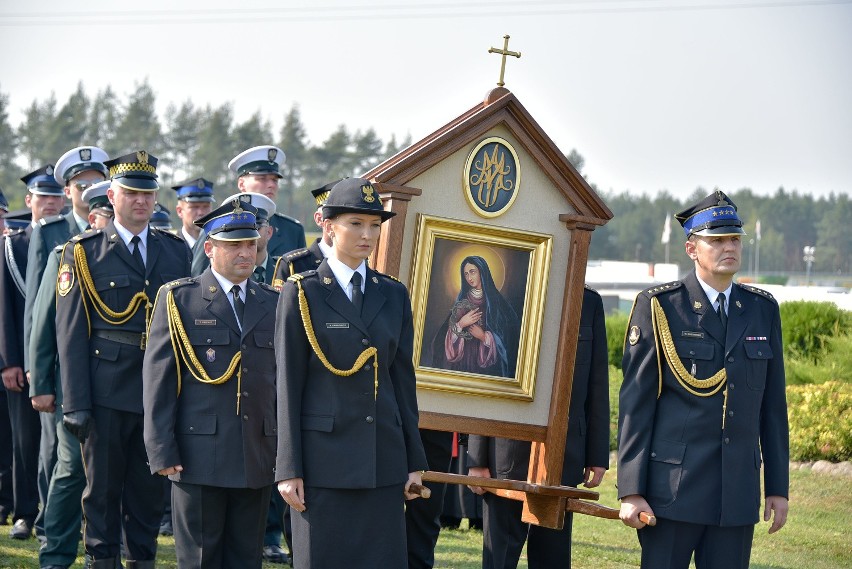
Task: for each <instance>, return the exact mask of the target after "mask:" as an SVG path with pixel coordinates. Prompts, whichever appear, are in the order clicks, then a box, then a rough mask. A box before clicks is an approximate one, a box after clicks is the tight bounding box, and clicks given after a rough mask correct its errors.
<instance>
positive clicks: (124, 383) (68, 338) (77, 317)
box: [56, 221, 190, 413]
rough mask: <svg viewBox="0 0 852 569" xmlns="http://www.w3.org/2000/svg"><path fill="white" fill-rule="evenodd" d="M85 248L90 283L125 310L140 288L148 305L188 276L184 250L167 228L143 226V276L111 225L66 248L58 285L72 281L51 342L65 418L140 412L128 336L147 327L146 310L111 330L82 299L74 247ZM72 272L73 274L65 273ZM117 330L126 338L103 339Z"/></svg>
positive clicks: (138, 362) (136, 363)
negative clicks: (92, 412)
mask: <svg viewBox="0 0 852 569" xmlns="http://www.w3.org/2000/svg"><path fill="white" fill-rule="evenodd" d="M77 243H79V244H80V245H82V247H83V250H84V251H85V254H86V259H87V265H88V267H89V273H90V275H91V280H92V283H93V284H94V287H95V289H96V290H97V292H98V295H99V296H100V298H101V299H102V301H103V302H104V303H105V304H106V306H107V307H108V308H109V309H110V310H112V311H117V312H121V311H124V310H125V309H126V308H127V307H128V305H129V304H130V300H131V299H132V298H133V296H134V295H135V294H136V293H138V292H142V291H144V292H145V293H146V294H147V296H148V299H149V302H150V303H151V304H152V305H153V303H154V299H155V298H156V294H157V290H159V288H160V287H161V286H162V285H163V284H165V283H167V282H170V281H173V280H177V279H179V278H181V277H185V276H188V275H189V263H190V259H189V248H188V247H187V246H186V243H185V242H184V241H183V240H182V239H181V238H179V237H177V236H175V235H173V234H172V233H169V232H167V231H160V230H159V229H148V243H147V252H148V258H147V263H146V265H145V271H144V273H143V271H142V268H141V267H139V266H138V265H137V263H136V261H135V260H134V258H133V256H132V255H131V253H130V250H129V249H128V248H127V246H126V245H125V244H124V241H122V239H121V237H120V236H119V235H118V232H117V231H116V229H115V225H113V222H112V221H110V222H109V224H108V225H107V226H106V227H105V228H104V229H103V230H96V231H87V232H85V233H81V234H79V235H77V236H75V237H73V238H72V239H71V240H70V241H69V242H68V244H67V245H66V247H65V250H64V251H63V255H62V262H61V263H60V267H59V281H62V280H63V279H68V278H73V281H72V282H71V284H70V288H68V289H67V291H66V292H65V293H64V295H63V285H62V283H61V282H60V283H59V284H57V289H58V294H57V302H56V337H57V338H56V341H57V347H58V349H59V361H60V362H61V366H60V368H61V369H60V377H61V380H62V393H63V396H64V400H63V403H62V405H63V410H64V412H66V413H68V412H71V411H79V410H85V409H91V408H92V406H93V405H100V406H103V407H108V408H111V409H117V410H119V411H130V412H133V413H142V373H141V372H142V355H143V352H142V349H141V348H140V346H139V345H135V344H134V343H129V342H132V340H130V338H131V337H132V336H133V335H137V334H142V333H143V332H145V329H146V322H145V312H146V311H145V306H144V303H143V306H142V307H140V308H139V309H138V310H137V311H136V313H135V314H133V316H132V317H131V318H130V319H129V320H128V321H127V322H125V323H124V324H121V325H114V324H111V323H109V322H107V321H105V320H104V319H102V318H101V316H100V314H99V313H98V311H97V310H95V309H94V308H93V307H92V306H91V304H90V303H89V298H88V297H87V298H86V304H84V303H83V299H82V298H81V295H80V285H81V271H80V267H78V266H77V264H76V261H75V260H74V245H75V244H77ZM69 273H70V274H69ZM113 332H115V333H118V334H120V335H121V336H122V339H123V340H124V341H119V340H116V339H113V338H116V337H117V336H113V338H107V337H104V336H105V335H110V333H113Z"/></svg>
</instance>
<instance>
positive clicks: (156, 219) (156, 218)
mask: <svg viewBox="0 0 852 569" xmlns="http://www.w3.org/2000/svg"><path fill="white" fill-rule="evenodd" d="M148 223H149V224H150V225H151V227H154V228H156V229H161V230H163V231H171V229H172V212H170V211H169V208H167V207H166V206H164V205H163V204H161V203H155V204H154V212H153V213H152V214H151V219H150V220H149V221H148Z"/></svg>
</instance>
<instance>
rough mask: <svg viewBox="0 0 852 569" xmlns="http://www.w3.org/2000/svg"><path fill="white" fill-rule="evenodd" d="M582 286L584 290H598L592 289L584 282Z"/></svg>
mask: <svg viewBox="0 0 852 569" xmlns="http://www.w3.org/2000/svg"><path fill="white" fill-rule="evenodd" d="M583 288H585V289H586V290H590V291H592V292H598V291H596V290H595V289H593V288H592V287H590V286H589V285H587V284H585V283H584V284H583Z"/></svg>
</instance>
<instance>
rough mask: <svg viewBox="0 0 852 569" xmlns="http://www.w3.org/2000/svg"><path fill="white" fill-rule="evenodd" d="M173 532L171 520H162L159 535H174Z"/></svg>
mask: <svg viewBox="0 0 852 569" xmlns="http://www.w3.org/2000/svg"><path fill="white" fill-rule="evenodd" d="M174 534H175V530H174V528H173V527H172V520H170V519H164V520H163V521H162V522H160V535H174Z"/></svg>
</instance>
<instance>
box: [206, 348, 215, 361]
mask: <svg viewBox="0 0 852 569" xmlns="http://www.w3.org/2000/svg"><path fill="white" fill-rule="evenodd" d="M207 361H208V362H210V363H213V362H215V361H216V350H214V349H213V348H207Z"/></svg>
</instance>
